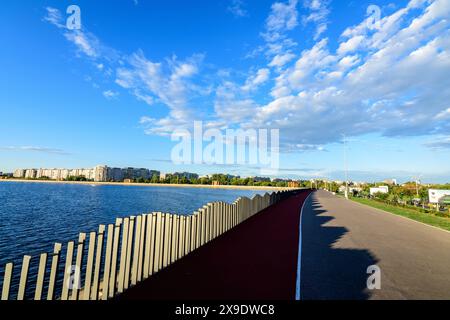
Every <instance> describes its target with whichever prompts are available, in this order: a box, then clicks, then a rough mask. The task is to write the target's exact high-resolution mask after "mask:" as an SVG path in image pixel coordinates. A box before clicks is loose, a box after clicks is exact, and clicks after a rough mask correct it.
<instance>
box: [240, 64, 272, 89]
mask: <svg viewBox="0 0 450 320" xmlns="http://www.w3.org/2000/svg"><path fill="white" fill-rule="evenodd" d="M269 77H270V70H269V69H267V68H262V69H259V70H258V71H257V72H256V74H255V75H252V76H250V77H249V78H248V79H247V81H246V82H245V85H244V86H242V90H244V91H252V90H256V89H257V88H258V86H260V85H261V84H263V83H265V82H267V81H268V80H269Z"/></svg>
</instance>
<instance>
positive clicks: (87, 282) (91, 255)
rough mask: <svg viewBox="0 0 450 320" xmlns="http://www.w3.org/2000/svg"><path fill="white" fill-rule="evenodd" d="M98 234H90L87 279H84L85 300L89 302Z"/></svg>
mask: <svg viewBox="0 0 450 320" xmlns="http://www.w3.org/2000/svg"><path fill="white" fill-rule="evenodd" d="M96 235H97V233H96V232H91V233H89V249H88V256H87V263H86V278H85V279H84V289H83V300H89V299H90V297H91V288H92V269H93V264H94V250H95V238H96Z"/></svg>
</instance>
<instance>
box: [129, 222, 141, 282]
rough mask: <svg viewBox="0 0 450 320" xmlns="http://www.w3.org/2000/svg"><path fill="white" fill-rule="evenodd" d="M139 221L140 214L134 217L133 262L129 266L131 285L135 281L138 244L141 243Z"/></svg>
mask: <svg viewBox="0 0 450 320" xmlns="http://www.w3.org/2000/svg"><path fill="white" fill-rule="evenodd" d="M141 223H142V216H137V217H136V233H135V236H134V249H133V262H132V266H131V285H135V284H136V282H137V272H138V264H139V245H140V244H141Z"/></svg>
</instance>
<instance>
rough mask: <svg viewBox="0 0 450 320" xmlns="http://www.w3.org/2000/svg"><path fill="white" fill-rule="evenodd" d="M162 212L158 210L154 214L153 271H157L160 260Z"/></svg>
mask: <svg viewBox="0 0 450 320" xmlns="http://www.w3.org/2000/svg"><path fill="white" fill-rule="evenodd" d="M162 218H163V216H162V213H161V212H158V213H157V214H156V231H155V259H154V268H153V272H158V271H159V269H160V265H161V264H160V261H161V242H162V236H163V234H162V233H163V230H162V222H163V221H162Z"/></svg>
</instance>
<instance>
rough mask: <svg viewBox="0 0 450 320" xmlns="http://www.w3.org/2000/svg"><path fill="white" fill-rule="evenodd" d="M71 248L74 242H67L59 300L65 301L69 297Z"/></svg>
mask: <svg viewBox="0 0 450 320" xmlns="http://www.w3.org/2000/svg"><path fill="white" fill-rule="evenodd" d="M73 246H74V242H73V241H69V243H68V244H67V253H66V267H65V269H64V280H63V288H62V293H61V300H67V298H68V297H69V280H70V275H71V270H72V257H73Z"/></svg>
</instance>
